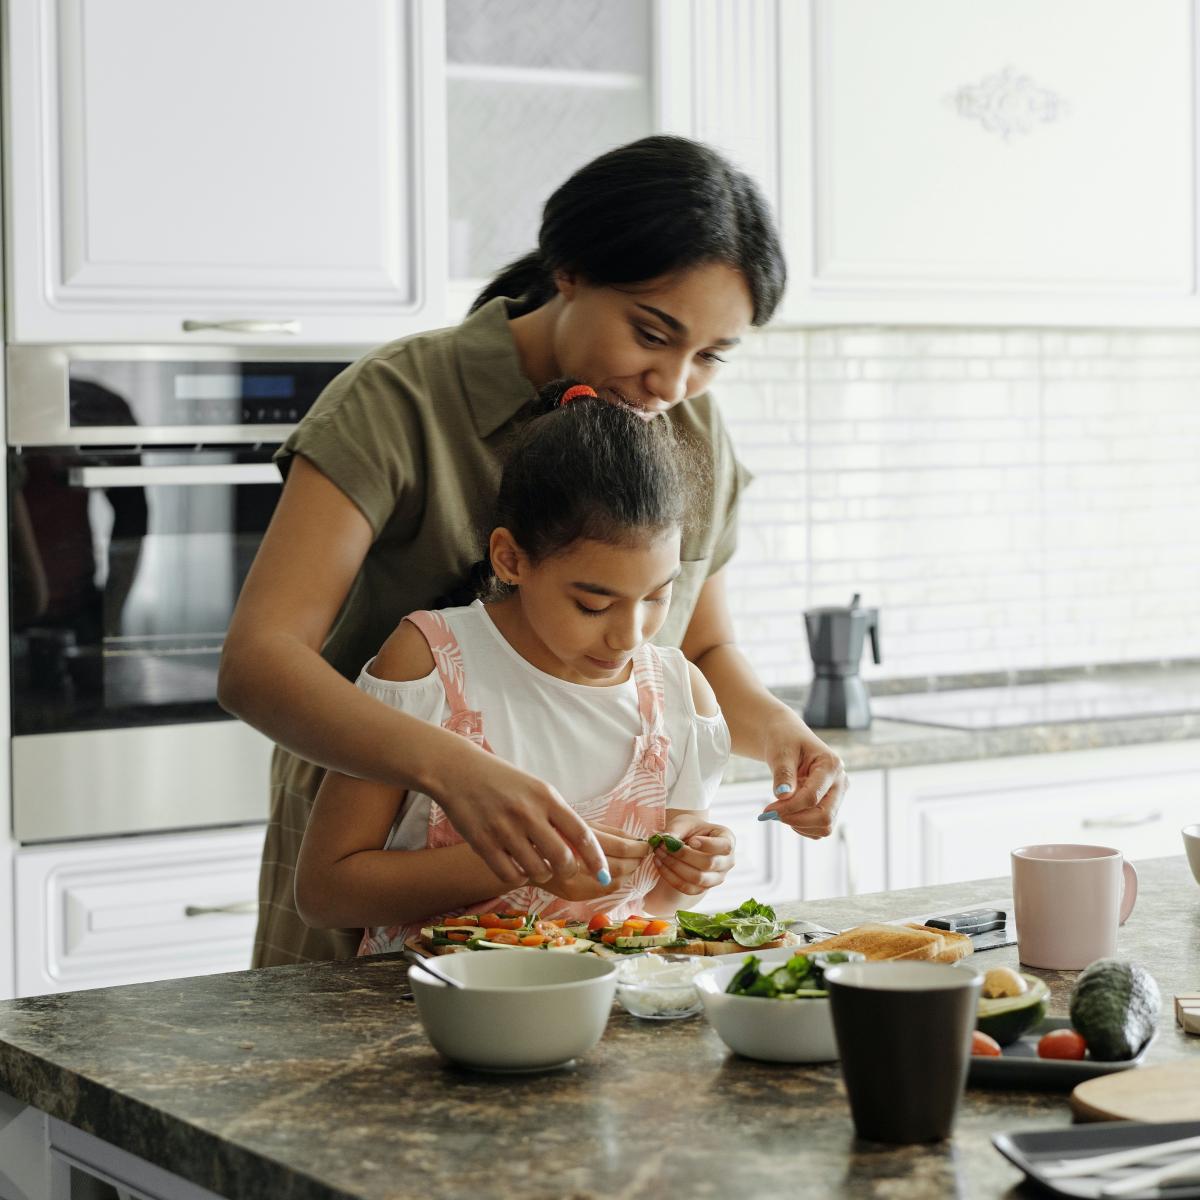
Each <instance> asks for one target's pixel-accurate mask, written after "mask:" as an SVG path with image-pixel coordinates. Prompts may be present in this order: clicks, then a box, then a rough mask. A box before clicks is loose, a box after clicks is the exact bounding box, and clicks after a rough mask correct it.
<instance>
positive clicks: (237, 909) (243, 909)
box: [183, 900, 258, 917]
mask: <svg viewBox="0 0 1200 1200" xmlns="http://www.w3.org/2000/svg"><path fill="white" fill-rule="evenodd" d="M255 912H258V901H257V900H235V901H234V902H233V903H232V904H189V905H187V907H186V908H184V910H183V915H184V916H185V917H208V916H212V915H214V914H217V913H255Z"/></svg>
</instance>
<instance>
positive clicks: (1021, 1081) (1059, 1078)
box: [967, 1017, 1150, 1092]
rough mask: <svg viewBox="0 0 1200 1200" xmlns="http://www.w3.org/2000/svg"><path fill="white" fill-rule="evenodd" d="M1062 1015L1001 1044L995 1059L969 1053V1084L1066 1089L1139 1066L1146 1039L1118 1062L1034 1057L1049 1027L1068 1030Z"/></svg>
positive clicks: (1144, 1050)
mask: <svg viewBox="0 0 1200 1200" xmlns="http://www.w3.org/2000/svg"><path fill="white" fill-rule="evenodd" d="M1070 1027H1071V1022H1070V1021H1069V1020H1068V1019H1067V1018H1066V1017H1047V1018H1046V1019H1045V1020H1044V1021H1041V1022H1040V1023H1039V1024H1037V1025H1035V1026H1034V1027H1033V1028H1032V1029H1031V1030H1030V1031H1029V1032H1028V1033H1027V1034H1025V1035H1024V1036H1023V1037H1019V1038H1017V1040H1016V1041H1015V1042H1013V1043H1012V1045H1010V1046H1005V1047H1004V1052H1003V1053H1002V1054H1001V1055H1000V1057H999V1058H995V1057H991V1058H989V1057H988V1056H986V1055H983V1054H977V1055H972V1056H971V1069H970V1071H969V1072H968V1074H967V1083H968V1085H970V1086H972V1087H1002V1088H1027V1089H1029V1090H1031V1091H1063V1092H1069V1091H1070V1090H1071V1089H1072V1088H1073V1087H1074V1086H1075V1085H1076V1084H1077V1083H1082V1082H1083V1081H1084V1080H1085V1079H1092V1078H1094V1077H1095V1076H1096V1075H1111V1074H1112V1073H1113V1072H1114V1071H1127V1070H1129V1068H1130V1067H1140V1066H1141V1065H1142V1060H1143V1059H1144V1058H1145V1057H1146V1047H1147V1046H1149V1045H1150V1042H1149V1041H1147V1042H1146V1045H1144V1046H1143V1047H1142V1048H1141V1049H1140V1050H1139V1051H1138V1052H1137V1054H1136V1055H1135V1056H1134V1057H1133V1058H1129V1059H1123V1060H1121V1061H1120V1062H1102V1061H1100V1060H1098V1059H1094V1058H1080V1059H1071V1058H1038V1056H1037V1044H1038V1039H1039V1038H1040V1037H1041V1036H1042V1034H1044V1033H1049V1032H1050V1031H1051V1030H1052V1029H1069V1028H1070Z"/></svg>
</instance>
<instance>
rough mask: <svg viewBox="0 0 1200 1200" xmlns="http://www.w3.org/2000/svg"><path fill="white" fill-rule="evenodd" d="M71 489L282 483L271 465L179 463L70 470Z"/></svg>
mask: <svg viewBox="0 0 1200 1200" xmlns="http://www.w3.org/2000/svg"><path fill="white" fill-rule="evenodd" d="M67 478H68V479H69V480H70V482H71V486H72V487H84V488H113V487H161V486H162V485H163V484H184V485H187V486H190V487H197V486H203V485H204V484H208V483H274V484H280V483H282V482H283V479H282V477H281V476H280V474H279V468H278V467H277V466H275V464H274V463H213V464H212V465H211V466H206V465H204V464H197V465H193V466H189V465H188V464H186V463H182V464H180V465H179V466H175V467H72V468H71V469H70V471H69V472H68V473H67Z"/></svg>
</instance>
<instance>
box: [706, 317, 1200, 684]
mask: <svg viewBox="0 0 1200 1200" xmlns="http://www.w3.org/2000/svg"><path fill="white" fill-rule="evenodd" d="M717 394H718V397H719V400H720V402H721V405H722V409H723V411H724V413H725V416H726V419H727V421H728V423H729V426H730V429H731V432H732V434H733V438H734V441H735V443H736V445H737V447H738V452H739V455H740V457H741V458H742V460H743V461H744V462H745V463H746V465H747V466H748V467H750V469H751V470H752V471H753V472H754V473H755V476H756V481H755V483H754V486H753V487H752V488H751V489H750V491H749V493H748V494H747V497H746V501H745V505H744V509H743V523H742V534H741V540H740V549H739V552H738V555H737V557H736V558H735V559H734V562H733V563H732V565H731V568H730V580H729V583H730V593H731V599H732V604H733V608H734V613H735V617H736V620H737V626H738V635H739V639H740V641H741V643H742V645H743V647H744V648H745V649H746V651H747V653H748V654H749V655H750V657H751V659H752V660H753V661H754V663H755V665H756V667H757V668H758V670H759V672H760V673H761V675H762V677H763V678H764V679H765V680H766V682H767V683H796V682H803V681H805V680H807V679H809V678H810V676H811V665H810V660H809V655H808V649H807V644H806V642H805V638H804V631H803V622H802V619H801V616H800V614H801V612H802V610H803V609H804V608H805V607H808V606H810V605H813V604H829V603H846V602H848V601H849V599H850V596H851V594H852V593H853V592H855V591H859V592H861V593H862V597H863V603H864V604H869V605H879V606H880V608H881V609H882V644H883V655H884V662H883V665H882V666H881V667H875V666H871V665H866V664H864V672H865V673H866V674H867V676H868V677H882V676H887V677H895V676H905V675H921V674H929V673H947V672H962V671H971V670H1005V669H1012V668H1022V667H1048V666H1060V665H1069V664H1077V663H1091V662H1116V661H1130V660H1139V659H1157V658H1168V657H1171V658H1179V657H1188V656H1200V333H1191V332H1153V333H1141V332H1136V333H1101V332H1097V333H1075V332H1042V331H1029V332H989V331H955V330H891V329H878V330H877V329H864V330H850V329H847V330H820V331H808V332H802V331H801V332H789V331H770V332H766V333H759V334H754V335H752V336H751V337H750V339H748V343H747V344H746V345H745V346H744V347H742V348H740V349H739V351H738V354H737V361H736V362H733V361H731V362H730V365H729V366H728V367H726V368H725V369H724V374H723V376H722V378H721V380H720V383H719V386H718V388H717Z"/></svg>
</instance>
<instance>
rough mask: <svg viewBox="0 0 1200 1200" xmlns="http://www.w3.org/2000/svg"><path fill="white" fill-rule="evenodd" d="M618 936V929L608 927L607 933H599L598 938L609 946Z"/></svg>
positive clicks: (619, 934)
mask: <svg viewBox="0 0 1200 1200" xmlns="http://www.w3.org/2000/svg"><path fill="white" fill-rule="evenodd" d="M620 936H621V931H620V930H619V929H610V930H609V931H608V933H605V934H602V935H601V937H600V940H601V941H602V942H603V943H604V944H605V945H606V946H611V945H613V943H614V942H616V940H617V938H618V937H620Z"/></svg>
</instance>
